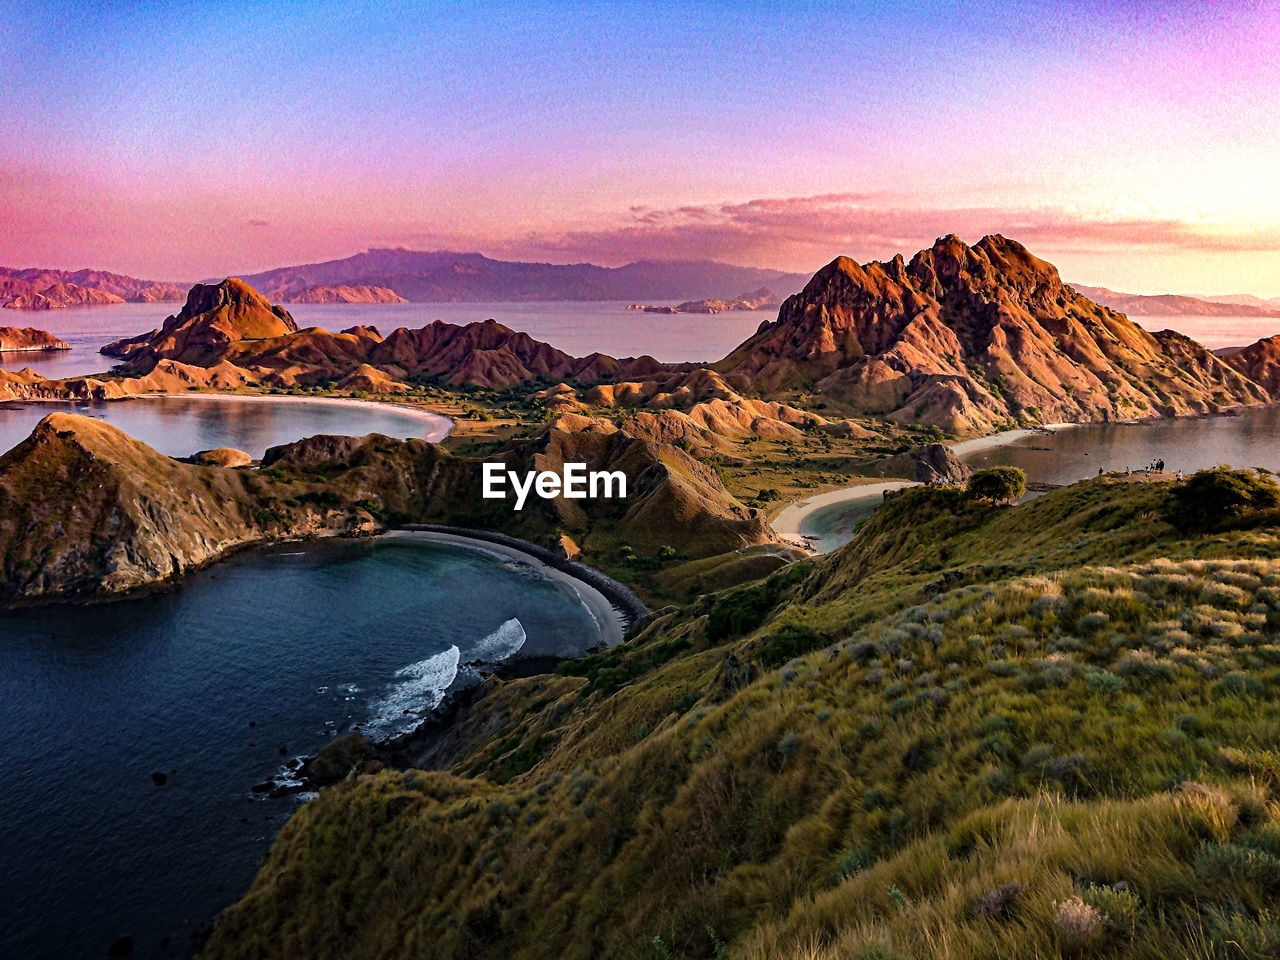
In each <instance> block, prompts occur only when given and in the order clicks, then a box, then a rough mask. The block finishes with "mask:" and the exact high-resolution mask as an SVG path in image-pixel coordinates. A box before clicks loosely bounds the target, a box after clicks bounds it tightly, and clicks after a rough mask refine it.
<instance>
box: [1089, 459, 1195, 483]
mask: <svg viewBox="0 0 1280 960" xmlns="http://www.w3.org/2000/svg"><path fill="white" fill-rule="evenodd" d="M1105 472H1106V471H1105V470H1103V468H1102V467H1099V468H1098V476H1102V475H1103V474H1104V473H1105ZM1153 473H1164V460H1163V459H1158V458H1156V457H1152V458H1151V462H1150V463H1148V464H1147V468H1146V470H1144V471H1143V475H1144V476H1147V477H1149V476H1151V474H1153ZM1124 475H1125V476H1126V477H1131V476H1133V471H1132V470H1131V469H1129V468H1128V467H1125V468H1124ZM1173 479H1175V480H1179V481H1181V480H1182V471H1181V470H1178V471H1177V472H1176V473H1174V475H1173Z"/></svg>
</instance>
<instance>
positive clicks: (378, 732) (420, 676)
mask: <svg viewBox="0 0 1280 960" xmlns="http://www.w3.org/2000/svg"><path fill="white" fill-rule="evenodd" d="M526 639H527V637H526V636H525V632H524V626H523V625H522V624H521V623H520V621H519V620H517V619H515V618H514V617H513V618H512V619H510V620H507V621H505V622H504V623H503V624H502V625H501V626H499V627H498V629H497V630H494V631H493V633H490V634H488V635H487V636H485V637H482V638H481V639H480V640H477V641H476V642H475V643H474V644H472V645H471V646H470V647H469V648H468V650H467V666H464V665H463V663H462V651H461V650H459V649H458V647H457V646H451V647H449V649H448V650H446V651H444V652H443V653H437V654H435V655H433V656H430V657H427V658H426V659H425V660H419V661H418V662H417V663H411V664H409V666H407V667H401V668H400V669H399V670H397V671H396V674H395V675H396V680H395V682H394V684H393V685H392V687H391V689H390V690H389V691H388V692H387V694H386V695H385V696H384V697H383V698H382V699H380V700H378V701H376V702H375V703H374V704H373V707H372V712H373V717H372V718H371V719H370V720H369V722H368V723H366V724H365V725H364V726H365V732H366V733H367V734H372V735H374V736H398V735H400V734H402V733H407V732H408V731H409V730H412V729H413V728H414V727H415V726H416V725H417V724H418V722H419V721H420V720H421V719H422V717H423V716H425V715H426V714H428V713H430V712H431V711H432V710H434V709H435V708H436V707H438V706H440V703H441V701H442V700H444V696H445V693H447V692H448V690H449V688H450V687H451V686H452V685H453V683H454V681H455V680H458V678H459V672H460V671H465V676H464V677H463V680H464V681H467V680H472V681H473V682H474V681H475V680H478V679H479V678H480V677H483V676H484V674H483V673H479V674H477V672H476V671H475V670H474V669H473V668H474V667H476V666H483V665H493V664H497V663H500V662H502V661H503V660H509V659H510V658H511V657H514V656H515V655H516V654H517V653H519V652H520V649H521V648H522V647H523V646H524V643H525V640H526Z"/></svg>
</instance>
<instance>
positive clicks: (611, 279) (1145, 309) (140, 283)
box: [0, 248, 1280, 317]
mask: <svg viewBox="0 0 1280 960" xmlns="http://www.w3.org/2000/svg"><path fill="white" fill-rule="evenodd" d="M222 279H223V278H222V277H215V278H211V279H210V280H209V281H207V282H209V283H217V282H219V281H220V280H222ZM241 279H243V280H245V281H246V282H248V283H249V284H251V285H252V286H253V287H255V288H256V289H258V290H260V291H262V293H263V294H264V295H265V296H266V297H268V298H269V299H271V300H273V301H276V302H282V303H401V302H404V301H414V302H417V303H459V302H461V303H468V302H470V303H475V302H492V303H520V302H537V301H551V300H578V301H592V300H627V301H645V300H677V301H687V302H686V303H684V304H681V307H679V308H676V309H677V310H679V311H680V312H712V313H714V312H717V310H718V309H735V307H734V306H733V303H734V301H729V300H728V299H727V298H729V297H730V296H732V295H733V293H734V292H735V291H740V290H757V288H765V290H764V291H757V292H765V291H767V292H769V294H770V296H769V297H767V298H765V299H766V300H767V304H766V305H769V306H772V304H773V303H775V302H780V301H781V300H783V299H785V298H786V297H787V296H789V295H790V294H792V293H797V292H799V291H800V290H801V289H802V288H803V287H804V285H805V284H806V283H807V282H808V280H809V276H808V275H807V274H802V273H784V272H781V271H778V270H769V269H762V268H759V267H738V266H733V265H732V264H727V263H718V262H716V261H714V260H639V261H636V262H635V263H629V264H627V265H626V266H622V267H600V266H596V265H595V264H591V263H570V264H558V263H526V262H522V261H516V260H494V259H492V258H490V257H486V256H484V255H483V254H479V253H457V252H453V251H448V250H435V251H422V250H405V249H401V248H394V249H372V250H366V251H365V252H363V253H357V254H355V255H354V256H350V257H344V258H342V259H340V260H326V261H324V262H322V263H307V264H301V265H299V266H290V267H277V268H276V269H274V270H266V271H264V272H261V273H253V274H246V275H243V276H242V278H241ZM1071 286H1073V287H1074V288H1075V289H1076V290H1077V291H1078V292H1079V293H1080V294H1081V295H1082V296H1086V297H1088V298H1089V299H1091V300H1093V301H1095V302H1096V303H1100V304H1102V305H1103V306H1106V307H1110V308H1111V309H1112V310H1117V311H1119V312H1121V313H1127V314H1132V315H1134V316H1152V317H1280V297H1274V298H1272V299H1269V300H1268V299H1265V298H1263V297H1257V296H1254V295H1253V294H1248V293H1234V294H1226V295H1223V296H1207V297H1202V296H1194V297H1193V296H1185V295H1180V294H1171V293H1166V294H1158V295H1144V294H1136V293H1121V292H1119V291H1117V290H1110V289H1108V288H1106V287H1092V286H1087V285H1085V284H1080V283H1077V284H1072V285H1071ZM189 287H190V284H188V283H182V282H167V281H159V280H142V279H139V278H137V277H130V276H127V275H125V274H120V273H110V272H108V271H105V270H53V269H46V268H42V267H23V268H12V267H0V307H7V308H9V309H13V310H55V309H60V308H62V307H68V306H84V305H91V304H110V303H123V302H125V301H128V302H131V303H152V302H158V301H172V302H179V303H180V302H182V301H183V300H185V299H186V295H187V290H188V289H189ZM750 296H752V295H749V294H743V295H741V296H740V297H739V298H738V299H739V300H744V299H746V298H748V297H750ZM757 299H759V298H757ZM722 300H723V301H725V302H724V304H723V305H721V304H720V303H719V301H722ZM700 301H701V302H705V303H707V304H709V306H708V307H707V308H706V309H694V310H686V309H684V308H686V307H692V306H696V305H697V302H700ZM761 308H762V307H759V306H757V307H756V309H761ZM665 309H666V308H658V311H657V312H664V311H665ZM737 309H746V307H745V306H741V307H737Z"/></svg>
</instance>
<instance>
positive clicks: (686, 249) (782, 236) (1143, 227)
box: [486, 193, 1280, 267]
mask: <svg viewBox="0 0 1280 960" xmlns="http://www.w3.org/2000/svg"><path fill="white" fill-rule="evenodd" d="M948 233H956V234H959V235H960V236H962V237H965V238H966V239H971V240H976V239H977V238H978V237H980V236H982V235H984V234H988V233H1003V234H1006V235H1008V236H1011V237H1014V238H1016V239H1018V240H1020V241H1022V242H1023V243H1026V244H1027V245H1028V246H1031V247H1033V248H1034V249H1037V250H1042V251H1045V252H1049V253H1062V252H1072V253H1100V252H1106V251H1114V250H1128V251H1137V250H1177V251H1182V252H1209V251H1212V252H1219V253H1221V252H1228V253H1230V252H1258V251H1277V250H1280V231H1278V230H1276V229H1260V230H1247V229H1241V228H1239V227H1233V226H1231V225H1224V224H1217V223H1214V222H1211V221H1208V220H1205V219H1203V218H1199V217H1195V216H1191V215H1181V214H1171V213H1167V212H1160V211H1154V210H1151V209H1148V208H1139V207H1135V206H1134V205H1132V204H1126V203H1124V202H1122V201H1117V203H1115V204H1113V205H1111V206H1110V207H1109V208H1107V209H1099V210H1093V211H1089V210H1078V209H1073V208H1069V207H1060V206H1059V207H1054V206H1043V207H998V206H990V207H975V206H970V207H954V208H948V207H941V206H928V207H921V206H912V205H909V204H906V203H903V202H902V200H901V198H900V197H894V196H890V195H887V194H857V193H832V194H820V195H815V196H803V197H766V198H759V199H754V200H748V201H745V202H737V203H721V204H706V205H695V206H681V207H675V208H670V209H653V208H650V207H640V206H637V207H632V208H630V209H629V210H627V211H626V213H625V214H624V215H622V216H620V217H619V218H618V220H617V222H616V224H612V225H610V224H605V225H601V226H594V227H589V228H584V229H576V230H563V231H557V230H542V231H533V232H529V233H527V234H525V235H524V236H521V237H514V238H509V239H505V240H504V239H499V240H497V241H496V246H497V247H498V248H500V252H501V253H504V254H508V255H519V256H537V257H546V258H550V259H565V258H581V259H585V260H592V261H596V262H609V263H618V262H622V261H626V260H634V259H638V258H685V257H696V258H703V257H711V258H715V259H721V260H729V261H736V262H744V263H750V262H756V263H768V264H774V265H790V266H795V267H812V266H814V265H816V264H819V263H822V262H826V261H827V260H830V259H832V258H833V257H835V256H837V255H839V254H846V255H849V256H854V257H856V258H859V259H866V258H868V257H882V256H891V255H893V254H894V253H899V252H905V253H910V252H912V251H914V250H916V249H918V248H920V247H922V246H926V245H928V244H929V243H931V242H932V241H933V240H934V238H936V237H938V236H941V235H944V234H948ZM486 246H488V247H489V248H490V249H492V248H493V247H494V243H489V244H486Z"/></svg>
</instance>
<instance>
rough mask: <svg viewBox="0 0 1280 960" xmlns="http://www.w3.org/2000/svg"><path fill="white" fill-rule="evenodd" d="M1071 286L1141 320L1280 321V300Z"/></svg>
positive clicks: (1078, 284)
mask: <svg viewBox="0 0 1280 960" xmlns="http://www.w3.org/2000/svg"><path fill="white" fill-rule="evenodd" d="M1071 286H1072V287H1074V288H1075V290H1076V292H1077V293H1079V294H1081V295H1082V296H1086V297H1088V298H1089V299H1090V300H1092V301H1093V302H1094V303H1100V304H1102V305H1103V306H1104V307H1110V308H1111V309H1112V310H1117V311H1119V312H1120V313H1126V314H1131V315H1133V316H1138V317H1280V298H1277V299H1274V300H1264V299H1263V298H1262V297H1255V296H1254V295H1253V294H1250V293H1234V294H1229V295H1227V296H1224V297H1193V296H1190V295H1188V294H1180V293H1159V294H1142V293H1121V292H1120V291H1118V290H1111V289H1109V288H1107V287H1091V286H1088V285H1087V284H1083V283H1073V284H1071Z"/></svg>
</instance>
